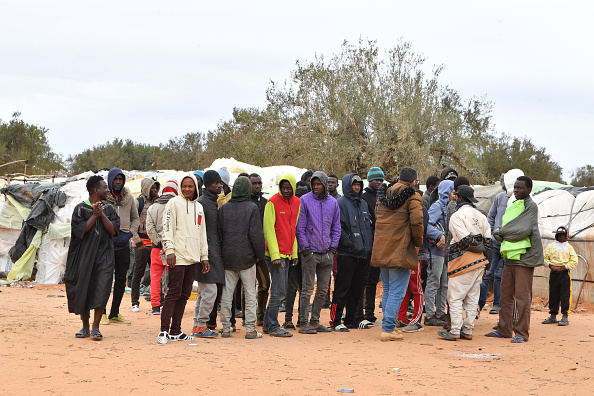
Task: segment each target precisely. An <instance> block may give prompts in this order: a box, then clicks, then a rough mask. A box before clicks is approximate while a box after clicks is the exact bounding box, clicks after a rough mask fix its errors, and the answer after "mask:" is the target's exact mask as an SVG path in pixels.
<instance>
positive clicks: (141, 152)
mask: <svg viewBox="0 0 594 396" xmlns="http://www.w3.org/2000/svg"><path fill="white" fill-rule="evenodd" d="M425 62H426V59H425V58H424V57H423V56H422V55H420V54H416V53H414V52H413V51H412V48H411V45H410V44H409V43H399V44H397V45H396V46H395V47H394V48H391V49H389V50H388V51H387V52H381V51H380V50H379V48H378V46H377V43H376V42H375V41H363V40H359V42H358V43H357V45H351V44H349V43H348V42H346V41H345V42H344V43H343V45H342V47H341V51H340V52H339V53H338V54H335V55H333V56H332V57H331V58H329V59H328V60H327V59H325V58H324V56H323V55H317V56H315V58H314V60H313V61H311V62H300V61H297V62H296V69H295V70H294V71H293V72H292V73H291V75H290V79H289V80H288V81H285V82H283V83H278V82H271V83H270V86H269V87H268V89H267V91H266V97H267V104H266V107H265V108H264V109H257V108H243V109H242V108H234V109H233V112H232V115H231V118H230V119H228V120H224V121H222V122H220V123H219V124H218V125H217V128H216V129H215V130H213V131H209V132H208V133H200V132H192V133H188V134H186V135H184V136H183V137H181V138H174V139H171V140H169V141H168V142H167V143H166V144H160V145H158V146H150V145H142V144H136V143H133V142H131V141H129V140H126V141H125V142H122V141H121V140H119V139H116V140H114V142H112V143H108V144H106V145H102V146H97V147H94V148H93V149H90V150H85V151H84V152H83V153H81V154H78V155H76V156H74V157H72V158H70V163H71V166H70V169H71V171H73V172H80V171H86V170H89V169H99V168H103V167H111V166H114V165H117V166H120V167H123V168H126V169H197V168H199V169H203V168H204V167H207V166H209V165H210V163H211V162H212V161H213V160H214V159H216V158H220V157H234V158H235V159H237V160H239V161H244V162H248V163H252V164H254V165H259V166H271V165H294V166H297V167H300V168H308V169H322V170H324V171H326V172H328V173H330V172H332V173H336V174H338V175H341V174H345V173H348V172H359V173H362V174H365V173H366V172H367V170H368V169H369V168H370V167H372V166H380V167H382V168H383V169H384V172H386V173H387V174H388V178H390V176H391V177H392V179H393V178H394V176H395V175H397V174H398V172H399V170H400V169H401V168H402V167H404V166H412V167H414V168H416V169H417V170H418V171H419V173H420V176H421V178H426V177H427V176H429V175H432V174H439V172H440V171H441V167H442V164H447V165H449V166H452V167H453V168H455V169H456V170H458V172H459V173H460V174H462V175H466V176H468V177H470V178H471V180H472V181H473V182H475V183H480V184H485V183H490V182H493V181H496V180H499V177H500V175H501V173H503V172H506V171H507V170H509V169H510V168H520V169H522V170H524V172H525V173H526V174H527V175H529V176H530V177H532V178H534V179H540V180H552V181H561V168H560V166H559V165H558V164H557V163H556V162H553V161H552V160H551V158H550V155H549V154H547V153H546V152H545V150H544V148H539V147H536V146H535V145H534V144H533V143H532V142H531V141H530V140H529V139H528V138H525V137H524V138H511V137H508V136H505V135H504V136H502V137H497V136H496V135H495V132H494V131H493V128H492V125H491V109H492V104H491V103H490V102H488V101H485V100H483V99H480V98H471V99H463V98H462V97H461V95H460V94H459V93H458V92H457V91H456V90H454V89H452V88H451V87H449V86H447V85H443V84H441V83H440V82H439V77H440V74H441V72H442V71H443V66H436V67H433V68H432V69H431V71H430V72H427V67H426V65H425Z"/></svg>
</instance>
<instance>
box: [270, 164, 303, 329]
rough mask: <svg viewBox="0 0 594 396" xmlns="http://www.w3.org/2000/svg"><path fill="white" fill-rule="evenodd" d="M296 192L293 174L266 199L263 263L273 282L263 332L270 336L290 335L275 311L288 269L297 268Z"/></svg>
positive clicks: (284, 285)
mask: <svg viewBox="0 0 594 396" xmlns="http://www.w3.org/2000/svg"><path fill="white" fill-rule="evenodd" d="M295 189H296V183H295V177H294V176H293V175H292V174H290V173H289V174H286V175H284V176H283V177H281V179H280V181H279V183H278V190H279V192H278V193H277V194H274V195H273V196H272V197H271V198H270V200H268V203H267V204H266V208H265V211H264V239H265V240H266V263H267V264H268V269H269V271H270V276H271V278H272V282H271V286H270V302H269V303H268V307H267V308H266V313H265V315H264V327H263V329H264V332H268V334H270V335H271V336H272V337H291V336H292V334H291V333H289V332H288V331H286V330H284V329H282V328H281V327H280V324H279V323H278V309H279V306H280V303H281V301H283V300H284V299H285V297H286V292H287V285H288V282H289V268H290V267H291V266H295V265H297V259H298V249H297V239H296V227H297V219H298V218H299V210H300V206H301V204H300V202H299V198H297V197H296V196H295Z"/></svg>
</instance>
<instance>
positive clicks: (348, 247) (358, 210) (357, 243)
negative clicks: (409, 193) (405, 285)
mask: <svg viewBox="0 0 594 396" xmlns="http://www.w3.org/2000/svg"><path fill="white" fill-rule="evenodd" d="M362 190H363V180H362V179H361V176H359V175H358V174H356V173H350V174H348V175H346V176H345V177H343V178H342V193H343V196H342V197H340V198H339V199H338V206H339V208H340V228H341V234H340V242H339V243H338V273H337V274H336V278H335V282H334V295H333V298H332V308H331V310H330V326H331V327H332V329H334V330H335V331H341V332H346V331H349V328H357V327H358V324H359V323H358V322H359V320H358V319H362V318H357V317H356V310H357V305H358V304H359V299H360V298H361V289H362V287H363V283H364V281H365V278H366V277H367V275H368V273H369V259H370V258H371V247H372V239H373V237H372V234H371V218H370V215H369V209H368V207H367V202H365V200H363V199H361V194H362ZM345 305H346V316H345V319H344V324H342V323H341V322H342V320H341V319H342V311H343V309H344V307H345Z"/></svg>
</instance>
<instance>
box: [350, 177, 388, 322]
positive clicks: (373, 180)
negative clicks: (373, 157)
mask: <svg viewBox="0 0 594 396" xmlns="http://www.w3.org/2000/svg"><path fill="white" fill-rule="evenodd" d="M384 178H385V176H384V171H382V169H381V168H379V167H377V166H374V167H372V168H371V169H369V172H367V187H365V190H364V191H363V195H362V196H361V198H363V200H364V201H365V202H367V208H368V209H369V215H370V216H371V235H372V239H371V244H372V247H373V234H374V232H375V204H376V202H377V190H379V188H380V187H381V185H382V184H383V183H384ZM379 278H380V269H379V268H377V267H371V268H370V269H369V275H368V276H367V279H365V280H364V283H363V293H364V297H363V298H361V299H360V300H359V307H358V308H357V311H358V314H359V315H358V316H361V311H362V310H363V304H365V316H364V317H365V320H363V322H361V323H362V324H360V325H361V326H362V327H364V328H367V327H369V326H371V324H372V323H375V321H376V320H377V318H376V317H375V292H376V290H377V284H378V282H379Z"/></svg>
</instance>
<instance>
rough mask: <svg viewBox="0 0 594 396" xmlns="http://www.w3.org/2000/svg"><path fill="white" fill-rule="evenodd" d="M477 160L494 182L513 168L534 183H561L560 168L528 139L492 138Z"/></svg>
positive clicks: (542, 149) (541, 148) (543, 150)
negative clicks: (546, 181)
mask: <svg viewBox="0 0 594 396" xmlns="http://www.w3.org/2000/svg"><path fill="white" fill-rule="evenodd" d="M480 158H481V162H482V164H483V166H484V167H485V172H486V174H487V175H488V176H489V177H490V178H491V179H490V181H493V182H494V181H497V180H499V176H500V175H501V174H502V173H505V172H507V171H508V170H510V169H512V168H519V169H522V170H523V171H524V173H525V174H526V175H528V176H530V178H532V179H534V180H548V181H556V182H560V183H561V182H563V180H562V169H561V167H560V166H559V164H557V163H556V162H554V161H553V160H552V159H551V156H550V155H549V154H547V153H546V151H545V148H544V147H536V146H535V145H534V143H532V142H531V141H530V139H528V138H527V137H522V138H518V137H513V138H512V137H510V136H507V135H503V136H501V137H500V138H498V139H495V138H494V139H492V140H491V141H490V142H488V143H487V144H486V145H485V147H484V149H483V151H482V154H481V157H480Z"/></svg>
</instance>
